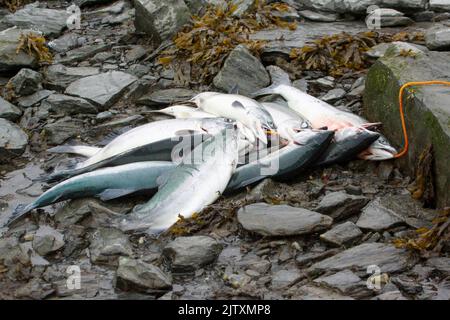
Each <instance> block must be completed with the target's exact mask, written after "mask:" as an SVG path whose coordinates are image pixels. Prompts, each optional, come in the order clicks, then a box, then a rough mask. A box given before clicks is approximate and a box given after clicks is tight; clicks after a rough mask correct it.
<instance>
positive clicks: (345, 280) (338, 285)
mask: <svg viewBox="0 0 450 320" xmlns="http://www.w3.org/2000/svg"><path fill="white" fill-rule="evenodd" d="M314 282H315V283H317V284H318V285H320V286H324V287H327V288H332V289H336V290H337V291H339V292H340V293H342V294H344V295H348V296H351V297H353V298H359V299H362V298H367V297H368V296H370V295H372V291H371V290H369V289H368V288H367V283H366V281H363V280H362V279H361V278H360V277H358V276H357V275H356V274H354V273H353V272H352V271H350V270H343V271H340V272H337V273H335V274H332V275H330V276H323V277H319V278H317V279H315V280H314Z"/></svg>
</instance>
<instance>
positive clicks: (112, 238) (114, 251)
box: [89, 228, 133, 265]
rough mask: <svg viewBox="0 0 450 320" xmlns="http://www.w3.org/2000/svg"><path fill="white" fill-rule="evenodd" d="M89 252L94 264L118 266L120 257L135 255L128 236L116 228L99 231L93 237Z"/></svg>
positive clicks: (100, 229)
mask: <svg viewBox="0 0 450 320" xmlns="http://www.w3.org/2000/svg"><path fill="white" fill-rule="evenodd" d="M89 251H90V253H91V261H92V263H95V264H107V265H117V264H118V263H119V262H118V261H119V257H120V256H130V255H132V254H133V250H132V246H131V243H130V242H129V241H128V236H126V235H125V234H123V233H122V232H121V231H120V230H117V229H114V228H99V229H97V230H96V231H95V233H94V234H93V235H92V239H91V245H90V246H89Z"/></svg>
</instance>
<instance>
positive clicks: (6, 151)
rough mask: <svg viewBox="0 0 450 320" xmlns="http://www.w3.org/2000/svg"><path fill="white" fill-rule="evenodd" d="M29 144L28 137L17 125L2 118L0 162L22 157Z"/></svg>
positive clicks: (0, 126) (0, 122)
mask: <svg viewBox="0 0 450 320" xmlns="http://www.w3.org/2000/svg"><path fill="white" fill-rule="evenodd" d="M27 144H28V136H27V135H26V133H25V132H23V130H22V129H21V128H20V127H19V126H18V125H16V124H14V123H12V122H10V121H8V120H6V119H2V118H0V161H1V162H3V161H8V160H10V159H11V158H13V157H17V156H20V155H21V154H22V153H23V152H24V151H25V148H26V146H27Z"/></svg>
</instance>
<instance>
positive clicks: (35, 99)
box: [17, 89, 55, 108]
mask: <svg viewBox="0 0 450 320" xmlns="http://www.w3.org/2000/svg"><path fill="white" fill-rule="evenodd" d="M54 92H55V91H53V90H45V89H44V90H39V91H36V92H35V93H33V94H30V95H29V96H24V97H20V98H19V99H17V104H18V105H19V107H22V108H29V107H32V106H34V105H36V104H38V103H39V102H41V101H42V100H44V99H45V98H47V97H48V96H49V95H51V94H52V93H54Z"/></svg>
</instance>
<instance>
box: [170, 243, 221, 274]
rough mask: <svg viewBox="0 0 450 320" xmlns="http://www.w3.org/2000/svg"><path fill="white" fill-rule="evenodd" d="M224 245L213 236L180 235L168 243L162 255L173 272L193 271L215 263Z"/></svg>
mask: <svg viewBox="0 0 450 320" xmlns="http://www.w3.org/2000/svg"><path fill="white" fill-rule="evenodd" d="M221 251H222V245H221V244H220V243H218V242H217V241H216V240H214V239H213V238H211V237H207V236H192V237H179V238H176V239H175V240H173V241H171V242H170V243H168V244H167V245H166V246H165V247H164V249H163V251H162V255H163V257H164V258H165V259H166V261H167V262H168V264H169V265H170V268H171V270H172V272H175V273H183V272H193V271H195V270H197V269H199V268H200V267H203V266H206V265H208V264H211V263H213V262H214V261H215V260H216V259H217V257H218V256H219V254H220V252H221Z"/></svg>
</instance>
